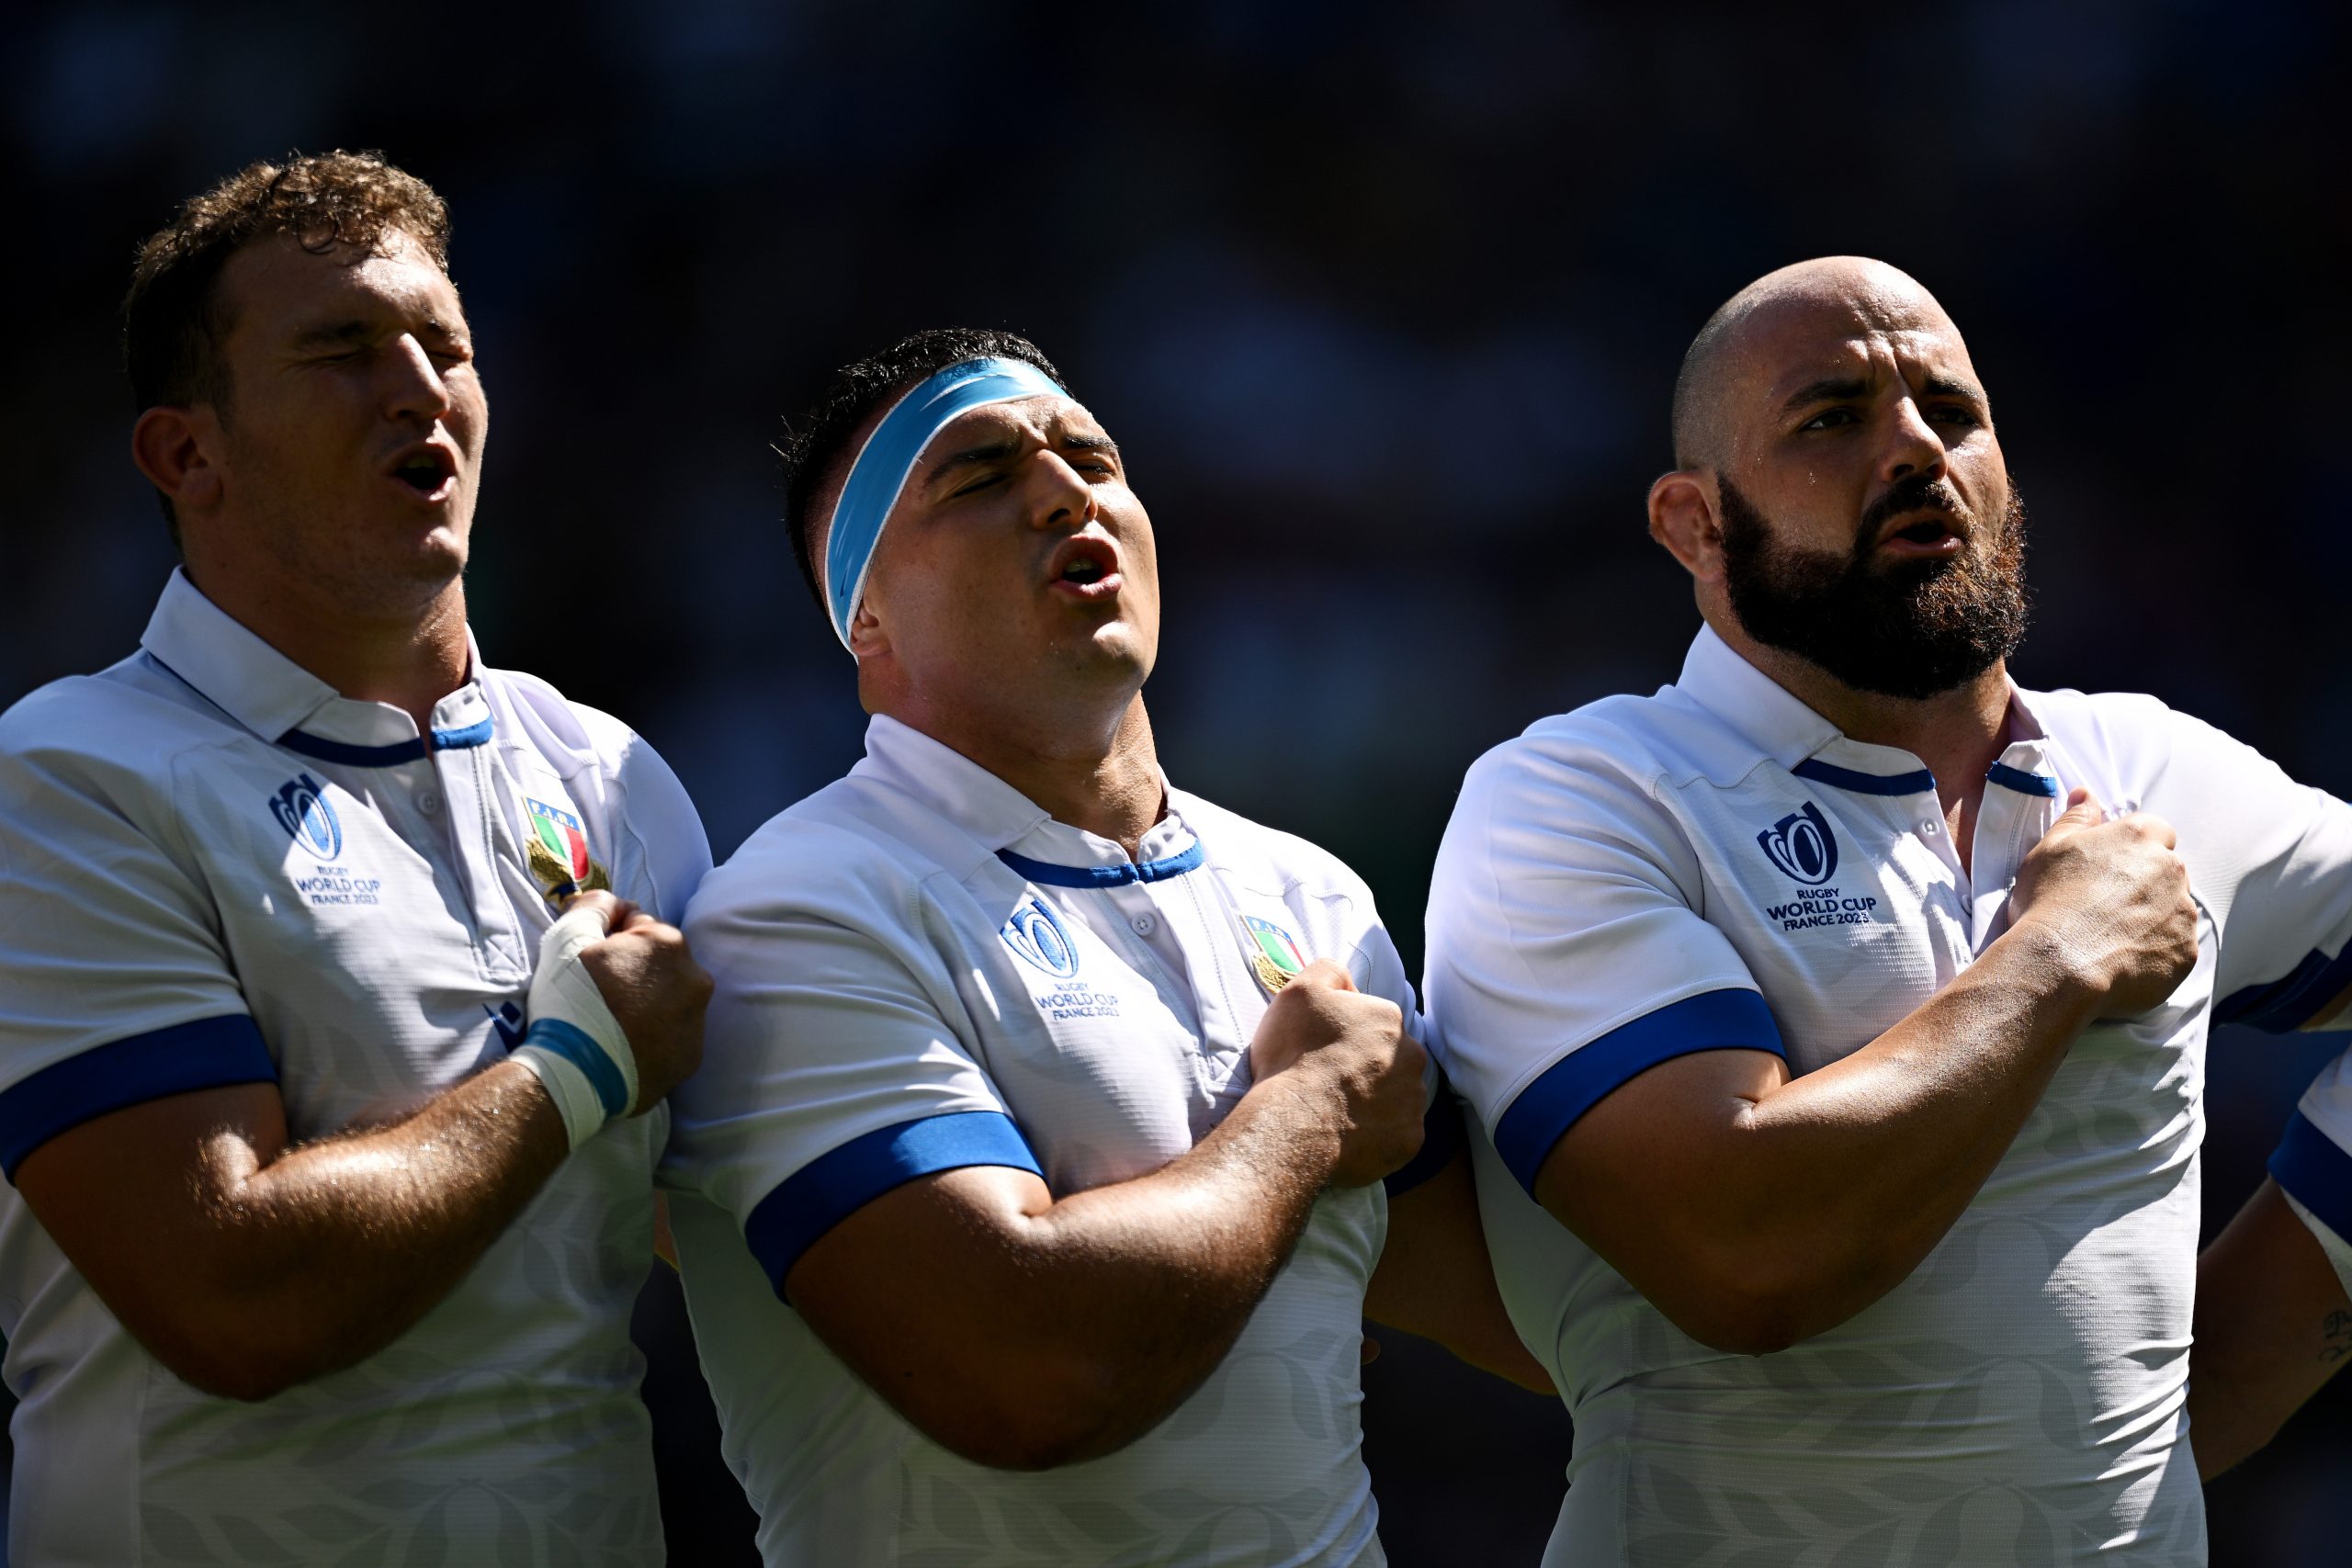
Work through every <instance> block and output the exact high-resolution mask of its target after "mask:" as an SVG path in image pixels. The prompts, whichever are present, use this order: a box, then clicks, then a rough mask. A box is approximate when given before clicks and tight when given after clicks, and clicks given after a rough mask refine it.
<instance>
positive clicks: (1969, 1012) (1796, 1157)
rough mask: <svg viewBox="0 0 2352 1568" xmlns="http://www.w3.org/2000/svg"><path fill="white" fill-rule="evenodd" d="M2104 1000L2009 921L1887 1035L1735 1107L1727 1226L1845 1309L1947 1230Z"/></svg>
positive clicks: (1888, 1282)
mask: <svg viewBox="0 0 2352 1568" xmlns="http://www.w3.org/2000/svg"><path fill="white" fill-rule="evenodd" d="M2095 1008H2096V1001H2095V998H2093V996H2092V995H2091V994H2090V993H2089V992H2088V991H2086V989H2085V988H2084V987H2081V986H2080V985H2079V984H2078V983H2077V982H2076V981H2075V978H2074V976H2072V974H2071V973H2070V972H2069V971H2068V970H2067V969H2066V968H2065V967H2064V965H2063V964H2061V963H2059V962H2058V960H2057V958H2056V956H2055V954H2054V953H2052V951H2051V949H2050V947H2049V945H2048V944H2047V943H2044V942H2039V941H2038V940H2036V933H2034V932H2032V931H2011V932H2010V933H2008V934H2007V935H2006V936H2004V937H2003V938H2001V940H2000V941H1999V942H1996V944H1994V947H1993V948H1992V949H1990V950H1988V951H1987V952H1986V953H1985V956H1984V957H1983V958H1982V959H1980V960H1979V961H1978V962H1977V963H1976V964H1973V965H1972V966H1971V967H1970V968H1969V969H1968V970H1967V971H1966V972H1964V973H1963V974H1962V976H1960V977H1959V978H1958V979H1956V980H1955V981H1953V983H1952V984H1951V985H1950V986H1948V987H1945V988H1944V989H1943V990H1942V991H1941V992H1939V993H1938V994H1937V995H1936V996H1935V997H1934V998H1931V999H1930V1000H1929V1001H1928V1003H1927V1004H1926V1005H1924V1006H1922V1007H1921V1008H1919V1009H1918V1010H1916V1011H1914V1012H1913V1013H1912V1014H1911V1015H1910V1016H1909V1017H1907V1018H1905V1020H1904V1021H1902V1022H1900V1023H1898V1024H1897V1025H1895V1027H1894V1028H1893V1029H1891V1030H1889V1031H1888V1032H1886V1033H1884V1034H1883V1035H1881V1036H1880V1037H1879V1038H1878V1039H1876V1040H1874V1041H1872V1042H1871V1043H1870V1044H1868V1045H1866V1046H1864V1047H1863V1048H1862V1049H1861V1050H1860V1051H1857V1052H1855V1053H1853V1054H1852V1055H1849V1056H1848V1057H1846V1058H1845V1059H1843V1060H1841V1061H1839V1062H1837V1063H1835V1064H1833V1065H1831V1066H1827V1067H1825V1068H1823V1069H1821V1070H1820V1071H1818V1072H1815V1073H1809V1074H1806V1075H1804V1077H1797V1078H1792V1079H1791V1080H1789V1081H1788V1082H1786V1083H1784V1084H1781V1086H1780V1087H1778V1088H1777V1089H1773V1090H1772V1091H1771V1092H1770V1094H1768V1095H1766V1096H1764V1097H1763V1098H1761V1099H1760V1100H1758V1101H1756V1102H1755V1104H1754V1105H1753V1107H1752V1109H1750V1110H1749V1111H1747V1112H1746V1114H1745V1115H1739V1116H1736V1117H1735V1122H1734V1131H1735V1134H1736V1136H1734V1137H1733V1138H1732V1139H1730V1140H1728V1141H1727V1142H1728V1145H1729V1148H1730V1151H1731V1152H1730V1154H1729V1156H1728V1160H1729V1163H1730V1164H1731V1165H1732V1169H1731V1170H1730V1171H1727V1172H1726V1173H1725V1174H1726V1175H1727V1176H1728V1177H1729V1178H1730V1179H1727V1180H1725V1181H1724V1183H1723V1184H1722V1185H1721V1186H1720V1187H1718V1188H1717V1189H1716V1190H1717V1191H1718V1192H1719V1193H1720V1194H1721V1207H1722V1215H1721V1218H1722V1221H1723V1222H1724V1225H1725V1227H1726V1230H1727V1232H1730V1233H1735V1234H1736V1235H1741V1236H1745V1237H1748V1238H1751V1239H1752V1241H1753V1243H1754V1245H1756V1246H1757V1247H1759V1248H1768V1249H1770V1251H1772V1252H1773V1253H1774V1254H1776V1255H1777V1256H1779V1257H1780V1258H1783V1259H1786V1260H1788V1262H1789V1263H1790V1265H1791V1266H1792V1267H1794V1268H1796V1269H1800V1270H1802V1271H1803V1272H1804V1274H1805V1275H1807V1276H1809V1278H1808V1280H1806V1283H1807V1284H1808V1285H1810V1286H1812V1287H1813V1288H1814V1289H1815V1290H1818V1291H1820V1292H1825V1293H1824V1294H1823V1295H1822V1296H1821V1298H1820V1300H1821V1309H1822V1312H1823V1313H1824V1314H1825V1315H1827V1319H1828V1321H1829V1322H1831V1323H1835V1322H1840V1321H1843V1319H1844V1318H1845V1317H1847V1316H1849V1315H1850V1314H1852V1313H1853V1312H1856V1311H1859V1310H1860V1307H1861V1306H1862V1305H1864V1304H1867V1303H1869V1302H1871V1301H1874V1300H1876V1299H1877V1298H1878V1296H1880V1295H1881V1294H1883V1293H1884V1292H1886V1291H1887V1290H1889V1289H1891V1288H1892V1287H1893V1286H1894V1284H1895V1283H1896V1282H1897V1281H1899V1280H1902V1279H1903V1278H1905V1276H1906V1275H1908V1274H1909V1273H1910V1272H1911V1270H1912V1269H1915V1268H1916V1267H1917V1265H1918V1264H1919V1262H1920V1261H1921V1260H1922V1259H1923V1258H1926V1257H1927V1255H1928V1252H1929V1251H1930V1250H1932V1249H1933V1248H1934V1247H1935V1245H1936V1243H1937V1242H1939V1240H1941V1239H1942V1237H1943V1235H1944V1234H1945V1232H1947V1231H1948V1230H1950V1229H1951V1225H1952V1224H1953V1222H1954V1221H1956V1220H1958V1219H1959V1217H1960V1215H1961V1214H1962V1212H1963V1211H1964V1210H1965V1209H1966V1208H1967V1206H1968V1204H1969V1202H1970V1201H1971V1200H1972V1199H1973V1198H1974V1196H1975V1194H1976V1191H1977V1190H1978V1189H1979V1188H1980V1187H1982V1186H1983V1185H1984V1183H1985V1178H1986V1177H1988V1176H1990V1175H1991V1174H1992V1172H1993V1168H1994V1167H1996V1165H1998V1164H1999V1163H2000V1160H2001V1157H2002V1156H2003V1155H2004V1154H2006V1153H2007V1150H2008V1147H2009V1145H2010V1144H2011V1142H2013V1141H2014V1140H2015V1138H2016V1137H2017V1134H2018V1129H2019V1128H2020V1127H2022V1126H2023V1125H2024V1124H2025V1120H2026V1118H2027V1116H2029V1115H2030V1114H2031V1112H2032V1111H2033V1108H2034V1106H2035V1104H2036V1103H2038V1102H2039V1101H2040V1100H2041V1095H2042V1091H2043V1090H2044V1089H2047V1088H2048V1087H2049V1083H2050V1079H2051V1077H2052V1075H2053V1074H2054V1073H2055V1072H2056V1070H2057V1067H2058V1064H2059V1063H2060V1062H2061V1061H2063V1060H2064V1057H2065V1055H2066V1052H2067V1051H2068V1049H2069V1048H2070V1047H2071V1046H2072V1045H2073V1043H2074V1042H2075V1039H2076V1037H2077V1036H2078V1035H2079V1034H2080V1033H2081V1032H2082V1030H2083V1028H2084V1026H2085V1025H2086V1024H2087V1023H2089V1022H2090V1021H2091V1019H2092V1017H2093V1015H2094V1011H2095Z"/></svg>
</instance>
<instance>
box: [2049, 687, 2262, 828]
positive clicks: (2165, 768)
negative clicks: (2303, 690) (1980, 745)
mask: <svg viewBox="0 0 2352 1568" xmlns="http://www.w3.org/2000/svg"><path fill="white" fill-rule="evenodd" d="M2026 695H2027V700H2028V701H2029V703H2030V705H2031V706H2032V709H2033V712H2034V715H2035V716H2036V717H2037V718H2039V719H2040V720H2041V723H2042V726H2043V728H2045V729H2047V730H2048V731H2049V732H2050V734H2051V736H2052V739H2055V740H2057V741H2058V743H2059V744H2060V745H2061V746H2062V747H2064V749H2065V750H2066V752H2067V753H2068V754H2069V755H2070V756H2071V757H2073V758H2075V760H2076V761H2078V762H2081V763H2086V764H2089V765H2090V766H2092V767H2093V768H2095V769H2098V770H2101V771H2103V772H2104V773H2106V774H2107V782H2108V788H2109V791H2110V792H2111V793H2113V794H2115V795H2120V796H2130V797H2132V798H2133V799H2134V800H2135V801H2144V800H2145V798H2146V796H2147V794H2148V792H2149V791H2151V790H2154V789H2158V788H2159V787H2161V786H2162V785H2164V784H2166V783H2167V782H2169V783H2172V784H2182V783H2188V784H2191V785H2192V788H2193V789H2194V790H2195V791H2197V792H2199V793H2201V792H2203V791H2204V790H2206V789H2210V788H2214V787H2224V788H2225V787H2226V785H2227V784H2228V781H2229V780H2230V778H2231V777H2233V775H2234V776H2246V777H2251V775H2254V774H2260V775H2262V776H2263V777H2264V778H2266V779H2267V778H2268V777H2269V776H2270V775H2274V774H2278V767H2277V765H2276V764H2275V763H2273V762H2271V761H2269V759H2267V757H2265V756H2263V755H2262V753H2261V752H2259V751H2257V750H2255V749H2254V748H2253V747H2251V746H2249V745H2247V744H2246V743H2245V742H2244V741H2242V740H2239V739H2236V738H2234V737H2233V736H2232V735H2230V734H2229V733H2228V732H2226V731H2224V730H2222V728H2219V727H2217V726H2215V725H2212V724H2209V723H2208V722H2206V721H2205V720H2204V719H2201V718H2199V717H2198V716H2195V715H2194V714H2188V713H2183V712H2182V711H2181V710H2180V709H2178V708H2176V707H2173V706H2171V705H2169V704H2167V703H2165V701H2164V700H2163V699H2162V698H2159V697H2154V696H2150V695H2148V694H2145V693H2143V692H2078V691H2071V690H2061V691H2054V692H2031V693H2028V694H2026ZM2281 776H2283V775H2281ZM2114 804H2116V802H2114V801H2112V800H2110V801H2109V805H2114ZM2200 804H2205V805H2209V806H2222V805H2225V804H2226V802H2225V801H2222V800H2212V801H2208V802H2200Z"/></svg>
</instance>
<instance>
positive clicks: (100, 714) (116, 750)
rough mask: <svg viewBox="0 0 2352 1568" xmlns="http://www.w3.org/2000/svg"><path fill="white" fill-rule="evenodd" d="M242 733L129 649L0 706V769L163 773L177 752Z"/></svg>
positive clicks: (83, 774)
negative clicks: (91, 670) (103, 665)
mask: <svg viewBox="0 0 2352 1568" xmlns="http://www.w3.org/2000/svg"><path fill="white" fill-rule="evenodd" d="M242 734H243V731H241V730H238V729H236V728H235V727H234V726H232V724H231V723H230V722H229V720H228V719H227V717H226V716H223V715H221V714H220V713H219V711H218V710H216V709H214V708H213V707H212V706H211V705H209V704H208V703H204V702H202V700H201V699H199V698H197V697H195V696H194V694H192V693H190V692H188V690H187V688H186V687H185V686H182V685H180V683H179V682H177V681H176V680H175V679H174V678H173V677H172V676H170V675H169V674H167V673H166V672H164V671H161V670H158V669H155V668H153V667H152V666H151V665H150V664H149V663H148V662H147V661H145V660H141V659H140V658H138V657H136V656H134V657H133V658H131V659H128V660H123V661H122V662H121V663H119V664H117V665H115V666H113V667H112V668H110V669H107V670H105V671H100V672H99V673H97V674H96V675H70V676H67V677H66V678H65V679H63V680H62V681H52V682H50V683H49V684H48V685H46V686H42V687H40V688H38V689H37V690H35V691H32V692H30V693H28V694H26V695H25V696H24V697H23V698H21V699H20V700H19V701H17V703H16V704H15V705H13V706H11V707H10V708H9V709H8V710H7V711H6V713H0V769H5V770H6V772H8V773H12V774H15V775H17V777H19V778H23V777H27V776H36V777H39V776H48V777H80V778H99V777H104V776H107V775H109V774H119V775H123V776H126V777H129V778H134V779H164V778H168V777H169V774H170V770H171V764H172V762H173V761H174V760H175V758H176V757H177V756H178V755H179V754H181V753H182V752H185V751H187V750H191V749H193V748H197V747H202V746H210V745H218V744H220V743H222V742H224V741H228V740H232V739H236V738H237V737H238V736H240V735H242Z"/></svg>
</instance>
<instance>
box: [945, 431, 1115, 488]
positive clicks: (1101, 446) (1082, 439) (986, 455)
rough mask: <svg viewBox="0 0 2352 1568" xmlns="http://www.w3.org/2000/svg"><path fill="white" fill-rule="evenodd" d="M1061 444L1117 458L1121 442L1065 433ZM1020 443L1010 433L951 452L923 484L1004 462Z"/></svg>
mask: <svg viewBox="0 0 2352 1568" xmlns="http://www.w3.org/2000/svg"><path fill="white" fill-rule="evenodd" d="M1060 445H1061V446H1067V447H1073V448H1075V449H1077V450H1078V451H1080V452H1108V453H1110V454H1111V455H1112V456H1114V457H1116V456H1117V455H1118V451H1119V444H1118V443H1117V442H1115V441H1114V440H1112V439H1111V438H1110V437H1109V436H1107V435H1064V436H1063V437H1062V438H1061V441H1060ZM1021 446H1022V444H1021V441H1020V440H1019V438H1017V437H1014V436H1007V437H1005V438H1004V439H1003V440H1001V441H991V442H989V444H988V445H987V446H968V447H966V448H965V449H964V450H963V451H961V452H953V453H950V454H949V455H948V456H946V457H942V458H941V459H940V460H939V461H938V462H936V463H933V465H932V466H931V471H930V472H928V473H926V474H924V475H923V477H922V482H923V486H924V488H925V489H928V488H930V487H931V486H933V485H935V484H937V483H938V482H939V481H940V480H941V479H945V478H946V477H947V476H948V475H949V474H952V473H954V472H955V471H956V469H958V468H979V467H981V466H982V465H984V464H988V463H1001V462H1003V461H1004V460H1005V459H1006V458H1007V457H1012V455H1013V454H1015V453H1016V452H1018V451H1020V450H1021Z"/></svg>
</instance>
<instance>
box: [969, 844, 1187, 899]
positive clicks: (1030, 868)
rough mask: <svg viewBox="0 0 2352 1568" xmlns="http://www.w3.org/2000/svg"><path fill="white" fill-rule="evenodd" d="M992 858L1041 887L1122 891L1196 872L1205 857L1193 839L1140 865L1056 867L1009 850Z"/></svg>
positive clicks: (999, 852) (1050, 863)
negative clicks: (1096, 888)
mask: <svg viewBox="0 0 2352 1568" xmlns="http://www.w3.org/2000/svg"><path fill="white" fill-rule="evenodd" d="M996 858H997V859H999V860H1001V861H1002V862H1003V863H1005V864H1007V865H1009V866H1011V867H1012V869H1013V870H1014V871H1016V872H1018V873H1019V874H1021V875H1022V876H1023V877H1024V878H1026V879H1027V880H1029V881H1031V882H1034V883H1036V884H1037V885H1038V886H1041V887H1125V886H1126V885H1127V884H1129V883H1130V882H1163V881H1165V880H1167V879H1168V878H1169V877H1171V876H1182V875H1183V874H1185V873H1186V872H1188V871H1198V870H1199V869H1200V868H1201V863H1202V862H1203V861H1204V860H1205V859H1206V858H1207V856H1205V855H1204V854H1203V853H1202V852H1201V841H1200V840H1198V839H1194V840H1193V841H1192V842H1191V843H1189V844H1187V845H1186V846H1184V848H1183V849H1182V850H1180V851H1178V852H1176V853H1174V854H1172V855H1170V856H1168V857H1167V858H1166V859H1165V860H1148V861H1145V862H1144V863H1142V864H1140V865H1135V864H1129V865H1056V864H1054V863H1052V862H1050V861H1042V860H1031V859H1030V858H1029V857H1028V856H1027V855H1017V854H1014V853H1013V852H1012V851H1011V850H999V851H997V852H996Z"/></svg>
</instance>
